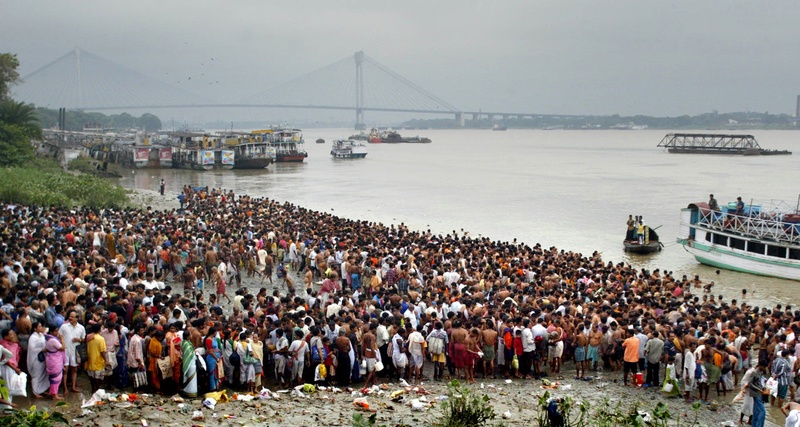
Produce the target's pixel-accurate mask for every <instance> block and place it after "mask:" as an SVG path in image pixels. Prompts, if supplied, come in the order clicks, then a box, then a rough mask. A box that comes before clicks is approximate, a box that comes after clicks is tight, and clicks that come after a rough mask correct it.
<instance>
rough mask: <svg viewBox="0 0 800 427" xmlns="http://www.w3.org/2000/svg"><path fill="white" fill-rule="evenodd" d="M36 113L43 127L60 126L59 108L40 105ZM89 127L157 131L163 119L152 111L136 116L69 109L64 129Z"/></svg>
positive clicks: (79, 130)
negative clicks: (151, 112) (52, 108)
mask: <svg viewBox="0 0 800 427" xmlns="http://www.w3.org/2000/svg"><path fill="white" fill-rule="evenodd" d="M36 115H37V116H38V117H39V121H40V122H41V124H42V127H44V128H55V127H57V126H58V110H51V109H49V108H44V107H38V108H36ZM87 128H92V129H104V130H110V129H113V130H126V129H141V130H144V131H146V132H157V131H159V130H161V119H159V118H158V117H157V116H154V115H153V114H150V113H145V114H142V115H141V116H139V117H135V116H132V115H130V114H128V113H122V114H111V115H105V114H103V113H93V112H89V111H78V110H67V115H66V123H65V124H64V130H69V131H76V132H81V131H84V130H86V129H87Z"/></svg>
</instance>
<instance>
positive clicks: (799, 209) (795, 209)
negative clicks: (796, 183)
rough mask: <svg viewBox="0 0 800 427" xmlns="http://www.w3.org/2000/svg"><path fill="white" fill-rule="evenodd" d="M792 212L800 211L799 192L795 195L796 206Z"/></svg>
mask: <svg viewBox="0 0 800 427" xmlns="http://www.w3.org/2000/svg"><path fill="white" fill-rule="evenodd" d="M794 213H800V194H798V195H797V206H796V207H795V208H794Z"/></svg>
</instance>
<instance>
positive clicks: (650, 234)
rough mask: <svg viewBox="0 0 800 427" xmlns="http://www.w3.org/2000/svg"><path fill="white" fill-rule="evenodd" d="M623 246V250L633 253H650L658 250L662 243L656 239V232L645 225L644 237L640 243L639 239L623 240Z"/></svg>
mask: <svg viewBox="0 0 800 427" xmlns="http://www.w3.org/2000/svg"><path fill="white" fill-rule="evenodd" d="M622 244H623V246H624V247H625V252H631V253H635V254H651V253H653V252H658V251H660V250H661V248H663V247H664V245H663V244H662V243H661V242H659V241H658V233H656V231H655V230H653V229H652V228H650V227H647V226H645V238H644V240H643V241H642V243H639V240H627V239H626V240H623V241H622Z"/></svg>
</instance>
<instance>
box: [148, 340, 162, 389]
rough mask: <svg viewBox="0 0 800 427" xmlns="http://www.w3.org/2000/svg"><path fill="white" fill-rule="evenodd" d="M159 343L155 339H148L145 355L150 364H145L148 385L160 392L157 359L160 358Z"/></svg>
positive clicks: (159, 374) (159, 373)
mask: <svg viewBox="0 0 800 427" xmlns="http://www.w3.org/2000/svg"><path fill="white" fill-rule="evenodd" d="M161 349H162V346H161V342H160V341H158V340H157V339H155V338H151V339H150V345H149V346H147V355H148V356H150V362H149V363H148V364H147V372H148V373H149V374H150V385H152V386H153V387H154V388H155V389H156V390H161V372H160V371H159V370H158V363H157V362H158V359H160V358H161Z"/></svg>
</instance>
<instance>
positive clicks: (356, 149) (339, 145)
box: [331, 139, 367, 159]
mask: <svg viewBox="0 0 800 427" xmlns="http://www.w3.org/2000/svg"><path fill="white" fill-rule="evenodd" d="M331 156H333V157H334V158H336V159H363V158H364V157H367V146H366V145H364V144H362V143H360V142H357V141H353V140H352V139H337V140H335V141H333V144H332V145H331Z"/></svg>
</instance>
